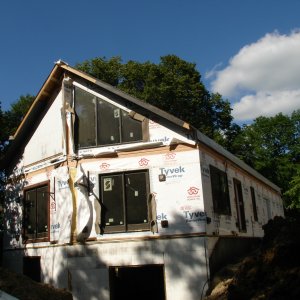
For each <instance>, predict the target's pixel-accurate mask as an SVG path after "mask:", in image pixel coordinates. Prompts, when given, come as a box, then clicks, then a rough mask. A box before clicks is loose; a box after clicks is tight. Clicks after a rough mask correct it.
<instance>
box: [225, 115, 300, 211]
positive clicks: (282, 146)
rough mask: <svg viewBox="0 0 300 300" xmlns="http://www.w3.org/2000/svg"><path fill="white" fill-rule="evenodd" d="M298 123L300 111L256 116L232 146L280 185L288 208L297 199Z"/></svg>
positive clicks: (299, 149) (243, 157) (299, 141)
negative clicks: (288, 114) (289, 114)
mask: <svg viewBox="0 0 300 300" xmlns="http://www.w3.org/2000/svg"><path fill="white" fill-rule="evenodd" d="M299 124H300V110H298V111H295V112H294V113H293V114H292V115H291V116H290V117H289V116H287V115H283V114H282V113H279V114H277V115H276V116H274V117H259V118H257V119H255V120H254V122H253V123H252V124H251V125H244V126H243V128H242V129H241V131H240V133H238V134H237V136H236V138H235V139H234V141H233V145H232V146H231V147H232V149H234V152H235V154H236V155H237V156H239V157H240V158H241V159H242V160H244V161H245V162H246V163H248V164H249V165H250V166H252V167H253V168H254V169H256V170H257V171H258V172H260V173H261V174H263V175H264V176H265V177H267V178H268V179H270V180H271V181H272V182H274V183H275V184H277V185H278V186H280V187H281V188H282V191H283V195H284V200H285V204H286V206H287V207H288V206H289V207H292V206H294V204H295V203H296V202H297V195H296V194H295V188H296V186H297V182H298V180H297V174H298V173H299V171H297V170H298V169H299V162H300V139H299V135H300V132H299V128H300V126H299ZM297 172H298V173H297ZM298 176H299V175H298ZM292 178H294V179H292ZM288 190H290V192H289V193H286V192H287V191H288ZM298 201H299V198H298Z"/></svg>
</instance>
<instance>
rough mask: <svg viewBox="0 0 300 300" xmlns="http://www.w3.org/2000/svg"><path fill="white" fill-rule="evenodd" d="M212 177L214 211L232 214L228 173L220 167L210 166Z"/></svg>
mask: <svg viewBox="0 0 300 300" xmlns="http://www.w3.org/2000/svg"><path fill="white" fill-rule="evenodd" d="M210 179H211V189H212V198H213V206H214V212H215V213H218V214H223V215H231V207H230V199H229V191H228V181H227V174H226V173H225V172H223V171H221V170H219V169H218V168H215V167H213V166H210Z"/></svg>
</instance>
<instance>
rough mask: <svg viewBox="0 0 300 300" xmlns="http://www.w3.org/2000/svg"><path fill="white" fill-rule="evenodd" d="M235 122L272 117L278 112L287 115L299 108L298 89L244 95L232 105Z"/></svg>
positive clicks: (299, 97)
mask: <svg viewBox="0 0 300 300" xmlns="http://www.w3.org/2000/svg"><path fill="white" fill-rule="evenodd" d="M232 108H233V111H232V115H233V117H234V119H235V121H243V120H244V121H245V120H252V119H254V118H256V117H258V116H266V117H269V116H273V115H275V114H277V113H279V112H282V113H283V114H289V113H291V112H292V111H294V110H296V109H299V108H300V88H299V89H298V90H289V91H274V92H272V93H266V92H258V93H256V94H255V95H246V96H244V97H242V98H241V100H240V101H239V102H237V103H234V104H233V107H232Z"/></svg>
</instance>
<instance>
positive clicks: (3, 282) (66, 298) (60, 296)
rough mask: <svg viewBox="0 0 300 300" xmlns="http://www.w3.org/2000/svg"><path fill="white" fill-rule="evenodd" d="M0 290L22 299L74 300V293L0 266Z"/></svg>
mask: <svg viewBox="0 0 300 300" xmlns="http://www.w3.org/2000/svg"><path fill="white" fill-rule="evenodd" d="M0 290H2V291H4V292H6V293H7V294H10V295H12V296H14V297H16V298H18V299H20V300H43V299H47V300H72V299H73V297H72V294H71V293H69V292H68V291H65V290H60V289H55V288H53V287H51V286H50V285H47V284H42V283H38V282H36V281H33V280H31V279H30V278H28V277H26V276H24V275H21V274H16V273H13V272H10V271H8V270H6V269H4V268H0Z"/></svg>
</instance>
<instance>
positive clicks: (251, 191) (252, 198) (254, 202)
mask: <svg viewBox="0 0 300 300" xmlns="http://www.w3.org/2000/svg"><path fill="white" fill-rule="evenodd" d="M250 193H251V201H252V211H253V218H254V221H256V222H258V214H257V206H256V197H255V189H254V187H253V186H250Z"/></svg>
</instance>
